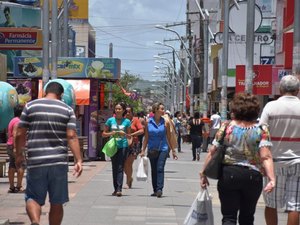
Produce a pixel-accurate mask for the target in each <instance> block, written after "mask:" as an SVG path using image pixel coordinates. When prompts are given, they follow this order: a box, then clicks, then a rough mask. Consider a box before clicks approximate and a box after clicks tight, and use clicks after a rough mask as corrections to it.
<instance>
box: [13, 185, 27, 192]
mask: <svg viewBox="0 0 300 225" xmlns="http://www.w3.org/2000/svg"><path fill="white" fill-rule="evenodd" d="M15 191H16V193H24V192H25V190H24V189H23V187H22V186H20V187H16V188H15Z"/></svg>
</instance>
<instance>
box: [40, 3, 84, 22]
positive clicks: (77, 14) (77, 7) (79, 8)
mask: <svg viewBox="0 0 300 225" xmlns="http://www.w3.org/2000/svg"><path fill="white" fill-rule="evenodd" d="M49 2H50V11H51V7H52V1H49ZM41 4H43V1H41ZM57 5H58V8H62V7H63V0H57ZM69 18H70V19H80V20H87V19H88V18H89V1H88V0H73V1H71V3H70V7H69Z"/></svg>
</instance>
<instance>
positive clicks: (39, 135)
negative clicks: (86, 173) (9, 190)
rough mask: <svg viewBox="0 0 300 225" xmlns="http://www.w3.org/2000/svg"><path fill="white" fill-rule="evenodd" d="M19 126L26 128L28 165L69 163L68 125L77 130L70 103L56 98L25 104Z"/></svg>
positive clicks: (69, 127)
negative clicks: (67, 103)
mask: <svg viewBox="0 0 300 225" xmlns="http://www.w3.org/2000/svg"><path fill="white" fill-rule="evenodd" d="M18 126H19V127H23V128H27V129H28V142H27V147H28V161H27V165H28V168H33V167H44V166H55V165H58V164H65V165H67V164H68V149H67V142H68V141H67V129H73V130H76V117H75V114H74V111H73V109H72V108H71V107H69V106H68V105H66V104H65V103H64V102H62V101H60V100H57V99H48V98H41V99H36V100H34V101H31V102H29V103H27V104H26V106H25V107H24V109H23V112H22V115H21V117H20V122H19V125H18Z"/></svg>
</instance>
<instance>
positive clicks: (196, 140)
mask: <svg viewBox="0 0 300 225" xmlns="http://www.w3.org/2000/svg"><path fill="white" fill-rule="evenodd" d="M191 139H192V151H193V160H195V159H196V150H197V149H198V151H199V154H200V147H201V144H202V136H199V135H194V134H192V135H191Z"/></svg>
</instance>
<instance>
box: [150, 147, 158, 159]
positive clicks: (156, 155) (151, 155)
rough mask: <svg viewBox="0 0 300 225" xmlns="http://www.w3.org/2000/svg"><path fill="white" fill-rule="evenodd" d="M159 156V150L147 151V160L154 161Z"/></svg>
mask: <svg viewBox="0 0 300 225" xmlns="http://www.w3.org/2000/svg"><path fill="white" fill-rule="evenodd" d="M158 155H159V150H158V149H151V150H148V155H147V156H148V158H149V159H155V158H157V157H158Z"/></svg>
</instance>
